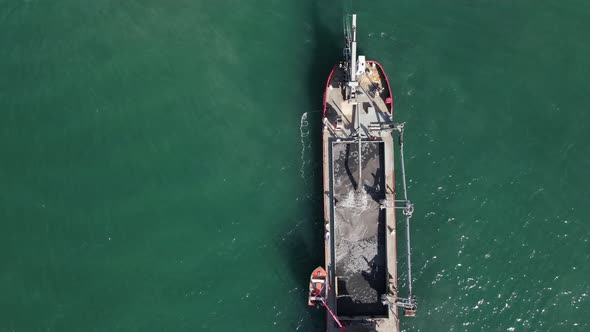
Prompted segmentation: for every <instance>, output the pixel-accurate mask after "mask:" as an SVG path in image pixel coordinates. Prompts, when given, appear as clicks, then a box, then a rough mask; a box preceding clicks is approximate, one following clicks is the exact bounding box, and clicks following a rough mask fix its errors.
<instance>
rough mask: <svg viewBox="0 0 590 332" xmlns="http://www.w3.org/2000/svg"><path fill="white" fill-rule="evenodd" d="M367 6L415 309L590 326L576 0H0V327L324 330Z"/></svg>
mask: <svg viewBox="0 0 590 332" xmlns="http://www.w3.org/2000/svg"><path fill="white" fill-rule="evenodd" d="M352 12H356V13H357V14H358V41H359V47H360V52H361V54H366V55H367V56H368V58H371V59H375V60H377V61H379V62H380V63H381V64H382V65H383V66H384V68H385V70H386V72H387V74H388V76H389V79H390V81H391V84H392V90H393V94H394V97H395V116H396V119H397V120H396V121H399V122H402V121H404V122H406V133H405V150H406V151H405V152H406V163H407V165H406V169H407V177H408V181H409V182H408V183H409V194H410V198H411V199H412V201H413V203H414V204H415V213H414V218H413V219H412V231H411V235H412V249H413V251H412V254H413V256H412V258H413V261H412V263H413V264H412V267H413V288H414V293H415V295H416V296H417V298H418V301H419V308H418V315H417V316H416V317H415V318H413V319H408V318H402V319H401V327H402V329H403V331H408V332H409V331H589V330H590V296H589V295H590V281H589V280H590V277H589V276H590V242H589V241H590V221H589V218H590V195H589V189H590V145H589V144H588V142H589V141H590V125H589V124H590V43H589V40H590V39H589V36H588V31H590V2H588V1H582V0H567V1H563V0H560V1H548V0H521V1H507V0H498V1H489V0H485V1H484V0H471V1H466V0H462V1H460V0H452V1H434V0H412V1H409V0H400V1H385V0H375V1H370V2H361V1H354V2H350V1H335V0H322V1H317V0H315V1H310V0H301V1H286V0H252V1H237V0H216V1H206V0H191V1H189V0H171V1H154V0H143V1H134V0H131V1H114V0H95V1H74V0H54V1H48V0H19V1H16V0H0V331H1V332H22V331H64V332H66V331H72V332H73V331H76V332H77V331H125V332H126V331H215V332H218V331H312V332H314V331H318V332H319V331H323V330H324V327H325V319H324V317H325V316H324V312H323V310H319V309H314V308H308V307H307V306H306V287H307V282H308V278H309V273H310V271H311V270H312V269H313V268H315V267H316V266H318V265H320V264H322V260H323V242H322V239H323V237H322V218H323V217H322V202H321V199H322V195H321V190H322V189H321V145H320V139H321V137H320V129H321V125H320V124H321V119H320V118H321V113H320V110H321V103H322V92H323V91H322V89H323V86H324V83H325V79H326V77H327V75H328V73H329V71H330V69H331V67H332V65H333V64H334V63H335V62H337V61H338V60H339V59H340V56H341V47H342V26H343V25H342V21H343V18H344V17H345V15H346V14H350V13H352ZM400 227H402V224H400ZM404 240H405V239H404V238H403V237H400V239H399V243H398V248H399V249H400V252H401V253H403V250H402V249H403V248H404ZM399 260H400V261H399V268H400V271H404V270H405V268H406V265H405V256H404V255H401V256H400V257H399ZM406 283H407V274H406V273H402V274H400V288H401V289H403V288H404V287H405V285H406ZM403 293H404V291H403V290H402V294H403Z"/></svg>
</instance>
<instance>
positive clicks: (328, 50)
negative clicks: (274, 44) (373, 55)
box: [278, 1, 343, 331]
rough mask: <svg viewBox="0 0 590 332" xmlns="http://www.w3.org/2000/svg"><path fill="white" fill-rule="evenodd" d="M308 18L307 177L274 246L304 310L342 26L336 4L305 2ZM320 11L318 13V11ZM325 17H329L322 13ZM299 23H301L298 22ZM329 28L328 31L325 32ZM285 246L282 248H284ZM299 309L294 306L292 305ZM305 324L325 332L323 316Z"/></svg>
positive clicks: (319, 261)
mask: <svg viewBox="0 0 590 332" xmlns="http://www.w3.org/2000/svg"><path fill="white" fill-rule="evenodd" d="M309 6H310V14H309V15H308V16H307V20H306V21H304V22H305V23H306V24H307V28H308V29H309V30H310V32H309V33H310V34H311V35H310V36H309V39H310V42H309V43H307V44H306V49H307V54H309V59H307V61H308V63H309V71H308V73H307V79H306V81H305V82H304V84H306V86H307V90H306V92H307V96H306V98H304V99H303V100H302V103H301V105H302V106H301V107H302V108H304V109H302V112H301V113H304V112H305V111H307V113H308V115H307V121H308V126H309V142H311V148H310V149H309V151H308V152H309V155H308V156H307V158H309V160H308V161H307V164H308V165H309V168H308V169H309V172H307V173H309V174H307V173H306V174H305V181H304V182H305V183H306V185H305V187H304V188H305V191H306V192H305V193H304V194H302V195H298V196H299V197H303V198H304V199H300V201H301V202H300V206H301V212H300V213H298V214H297V216H288V217H287V218H285V224H284V229H285V231H284V232H283V234H288V239H286V240H285V241H283V242H282V243H279V244H278V248H281V250H282V251H283V253H282V254H283V257H284V258H285V260H286V264H287V265H288V268H289V269H290V274H291V276H292V277H293V279H294V280H295V282H296V288H297V290H298V292H297V294H291V295H292V296H293V297H294V299H293V300H294V301H296V302H297V303H298V304H299V303H301V306H302V307H307V292H308V284H309V275H310V273H311V271H312V270H313V269H314V268H316V267H317V266H324V231H323V228H324V222H323V219H324V218H323V215H324V214H323V197H322V190H323V188H322V132H321V129H322V115H321V110H322V104H323V94H324V89H325V84H326V80H327V79H328V75H329V74H330V71H331V69H332V67H333V66H334V65H335V64H337V63H338V61H340V60H341V58H342V40H343V37H342V32H339V34H337V32H338V31H339V30H342V29H341V26H342V17H340V16H339V15H340V14H341V12H340V11H339V10H337V11H336V12H335V13H334V12H333V9H334V8H339V7H338V6H339V5H338V2H336V1H327V2H325V3H322V4H321V5H320V4H318V3H315V2H314V3H311V2H310V5H309ZM320 6H321V7H322V8H320ZM324 6H328V7H329V6H331V8H332V10H331V11H330V10H324V9H325V8H324ZM326 13H329V14H326ZM304 22H302V24H303V23H304ZM330 27H331V28H330ZM285 242H287V243H285ZM298 306H299V305H298ZM307 312H308V313H309V315H310V316H309V317H308V319H306V321H307V322H305V323H304V324H303V325H304V326H302V328H304V329H305V330H306V331H324V330H325V311H324V310H314V308H310V309H309V310H307Z"/></svg>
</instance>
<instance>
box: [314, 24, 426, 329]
mask: <svg viewBox="0 0 590 332" xmlns="http://www.w3.org/2000/svg"><path fill="white" fill-rule="evenodd" d="M350 18H351V19H352V20H351V22H349V19H350ZM350 18H349V19H347V24H345V29H344V31H345V33H344V35H345V36H344V37H345V47H344V58H343V60H342V61H340V62H339V63H337V64H336V65H334V67H333V68H332V71H331V72H330V75H329V76H328V80H327V82H326V87H325V92H324V100H323V112H322V116H323V134H322V146H323V149H322V151H323V200H324V221H325V224H324V225H325V229H324V241H325V268H323V267H318V268H316V269H315V270H314V272H313V273H312V275H311V277H310V290H309V299H308V300H309V305H316V306H323V307H325V308H326V311H327V314H326V321H327V329H326V330H327V331H328V332H332V331H338V330H341V331H344V330H346V331H388V332H393V331H399V318H398V317H399V316H398V308H401V309H402V310H403V312H404V315H405V316H415V313H416V300H415V297H414V295H413V294H412V276H411V261H410V229H409V227H410V218H411V216H412V212H413V205H412V203H411V202H410V201H409V200H408V197H407V193H406V180H405V167H404V159H403V128H404V125H403V123H394V121H393V119H394V118H393V96H392V94H391V88H390V85H389V81H388V79H387V76H386V75H385V71H384V70H383V67H382V66H381V65H380V64H379V63H378V62H376V61H373V60H369V59H367V58H366V57H365V56H364V55H357V41H356V15H352V17H350ZM395 138H397V139H398V141H399V151H400V166H401V179H402V182H403V183H402V184H403V185H402V188H403V198H401V199H396V195H395V191H394V188H395V186H394V183H395V179H394V175H395V167H394V140H395ZM396 210H397V211H400V212H401V213H402V215H403V217H404V218H405V230H406V234H405V240H406V249H407V268H408V275H407V278H408V279H407V293H406V295H405V297H404V298H402V297H400V296H399V293H398V287H397V278H398V271H397V251H396Z"/></svg>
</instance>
